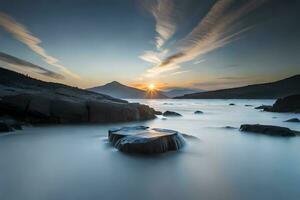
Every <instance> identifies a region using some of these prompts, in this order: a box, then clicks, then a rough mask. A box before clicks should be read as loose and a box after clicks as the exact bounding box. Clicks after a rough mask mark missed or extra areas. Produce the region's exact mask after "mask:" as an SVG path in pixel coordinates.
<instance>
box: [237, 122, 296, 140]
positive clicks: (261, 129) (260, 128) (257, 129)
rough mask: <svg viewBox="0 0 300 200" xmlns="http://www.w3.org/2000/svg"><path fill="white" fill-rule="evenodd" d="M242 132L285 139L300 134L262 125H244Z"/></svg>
mask: <svg viewBox="0 0 300 200" xmlns="http://www.w3.org/2000/svg"><path fill="white" fill-rule="evenodd" d="M240 131H243V132H248V133H258V134H264V135H271V136H283V137H291V136H296V135H297V134H299V132H297V131H294V130H291V129H289V128H286V127H280V126H270V125H260V124H243V125H241V127H240Z"/></svg>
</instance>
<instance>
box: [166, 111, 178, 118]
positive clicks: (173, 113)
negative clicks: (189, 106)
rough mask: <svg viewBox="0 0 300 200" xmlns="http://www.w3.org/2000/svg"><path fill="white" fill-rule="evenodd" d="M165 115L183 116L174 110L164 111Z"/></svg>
mask: <svg viewBox="0 0 300 200" xmlns="http://www.w3.org/2000/svg"><path fill="white" fill-rule="evenodd" d="M163 116H172V117H176V116H182V115H181V114H179V113H177V112H173V111H166V112H164V113H163Z"/></svg>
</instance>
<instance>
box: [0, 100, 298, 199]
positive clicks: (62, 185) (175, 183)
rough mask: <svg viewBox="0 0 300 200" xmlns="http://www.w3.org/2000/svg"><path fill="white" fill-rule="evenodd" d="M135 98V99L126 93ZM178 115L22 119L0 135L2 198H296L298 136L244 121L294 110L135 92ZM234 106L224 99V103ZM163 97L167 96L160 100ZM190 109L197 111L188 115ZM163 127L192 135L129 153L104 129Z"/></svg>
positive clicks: (271, 120)
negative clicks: (62, 122) (149, 151)
mask: <svg viewBox="0 0 300 200" xmlns="http://www.w3.org/2000/svg"><path fill="white" fill-rule="evenodd" d="M131 101H134V102H136V101H137V100H131ZM138 102H142V103H145V104H148V105H150V106H152V107H154V108H156V109H157V110H161V111H165V110H172V111H176V112H179V113H181V114H182V115H183V117H177V118H171V117H169V118H167V120H162V119H161V118H157V119H155V120H151V121H148V122H140V123H127V124H114V125H112V124H108V125H78V126H70V125H69V126H50V127H49V126H47V127H28V128H25V130H23V131H16V132H15V133H14V134H6V135H2V136H0V158H1V159H0V199H1V200H19V199H22V200H44V199H46V200H77V199H83V200H87V199H88V200H94V199H97V200H99V199H146V200H147V199H195V200H196V199H197V200H198V199H216V200H217V199H218V200H222V199H230V200H235V199H236V200H241V199H243V200H248V199H249V200H253V199H264V200H266V199H275V200H276V199H289V200H293V199H295V200H296V199H297V200H298V199H299V196H300V189H299V187H300V155H299V152H300V137H293V138H278V137H270V136H263V135H256V134H245V133H241V132H239V131H238V129H225V128H224V127H225V126H232V127H236V128H238V127H239V126H240V125H241V124H243V123H260V124H272V125H279V126H286V127H289V128H292V129H295V130H298V131H300V125H299V124H297V123H287V122H283V121H284V120H287V119H289V118H292V117H300V116H299V115H296V114H280V113H268V112H260V111H259V110H255V109H254V108H253V107H245V106H244V105H245V104H252V105H253V106H258V105H261V104H272V103H273V102H274V101H273V100H138ZM231 102H233V103H236V106H229V105H228V104H229V103H231ZM165 103H167V104H165ZM195 110H201V111H203V112H204V114H199V115H195V114H193V112H194V111H195ZM123 125H146V126H151V127H159V128H169V129H175V130H178V131H181V132H183V133H186V134H191V135H194V136H197V137H198V138H199V140H188V145H187V146H186V147H185V148H184V149H182V150H181V151H179V152H171V153H166V154H162V155H156V156H147V157H146V156H133V155H126V154H124V153H121V152H118V151H116V150H115V149H114V148H112V147H111V146H110V145H109V144H108V143H107V140H106V135H107V130H108V129H109V128H112V127H118V126H123Z"/></svg>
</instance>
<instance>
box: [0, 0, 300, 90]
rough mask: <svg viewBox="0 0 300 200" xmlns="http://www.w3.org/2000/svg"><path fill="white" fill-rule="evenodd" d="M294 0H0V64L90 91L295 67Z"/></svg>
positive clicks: (276, 73)
mask: <svg viewBox="0 0 300 200" xmlns="http://www.w3.org/2000/svg"><path fill="white" fill-rule="evenodd" d="M299 19H300V1H298V0H185V1H182V0H72V1H71V0H26V1H23V0H0V66H1V67H4V68H8V69H12V70H14V71H17V72H21V73H24V74H28V75H29V76H32V77H34V78H38V79H42V80H45V81H51V82H60V83H64V84H68V85H72V86H76V87H81V88H89V87H94V86H99V85H103V84H105V83H108V82H111V81H119V82H121V83H123V84H127V85H130V86H134V87H138V88H145V87H147V85H149V84H155V85H156V87H157V88H158V89H172V88H199V89H204V90H215V89H222V88H231V87H238V86H244V85H249V84H255V83H263V82H269V81H274V80H279V79H282V78H286V77H289V76H293V75H296V74H300V56H299V55H300V40H299V36H300V26H299Z"/></svg>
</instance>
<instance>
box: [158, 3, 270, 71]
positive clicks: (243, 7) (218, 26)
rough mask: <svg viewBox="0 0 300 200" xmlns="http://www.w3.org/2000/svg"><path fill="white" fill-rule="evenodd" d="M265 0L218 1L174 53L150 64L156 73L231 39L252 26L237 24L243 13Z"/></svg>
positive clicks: (226, 42)
mask: <svg viewBox="0 0 300 200" xmlns="http://www.w3.org/2000/svg"><path fill="white" fill-rule="evenodd" d="M265 1H266V0H249V1H247V2H246V3H241V2H239V1H237V0H219V1H217V2H216V3H215V4H214V5H213V7H212V8H211V9H210V11H209V12H208V13H207V15H206V16H205V17H204V18H203V19H202V20H201V21H200V22H199V23H198V25H197V26H196V27H195V28H194V29H193V30H192V31H191V32H190V33H189V34H188V35H187V36H186V37H185V38H184V39H182V40H181V42H180V46H179V47H178V51H177V53H175V54H173V55H171V56H169V57H167V58H166V59H164V60H163V61H162V62H161V63H160V64H159V65H157V66H154V67H153V68H154V69H155V71H156V72H157V73H159V71H161V72H163V71H164V68H165V67H167V68H172V66H173V65H174V66H179V65H180V64H181V63H184V62H188V61H191V60H193V59H195V58H198V57H199V56H203V55H205V54H207V53H209V52H211V51H214V50H216V49H218V48H221V47H223V46H225V45H226V44H228V43H230V42H232V41H233V40H235V39H237V37H238V36H239V35H240V34H241V33H243V32H246V31H248V30H249V29H251V28H252V26H246V27H245V26H241V25H240V24H241V23H240V22H241V20H242V17H244V16H245V15H247V14H249V13H250V12H251V11H253V10H254V9H256V8H257V7H259V6H260V5H261V4H262V3H264V2H265ZM237 4H238V5H237ZM233 5H234V6H233ZM177 69H178V67H177Z"/></svg>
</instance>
